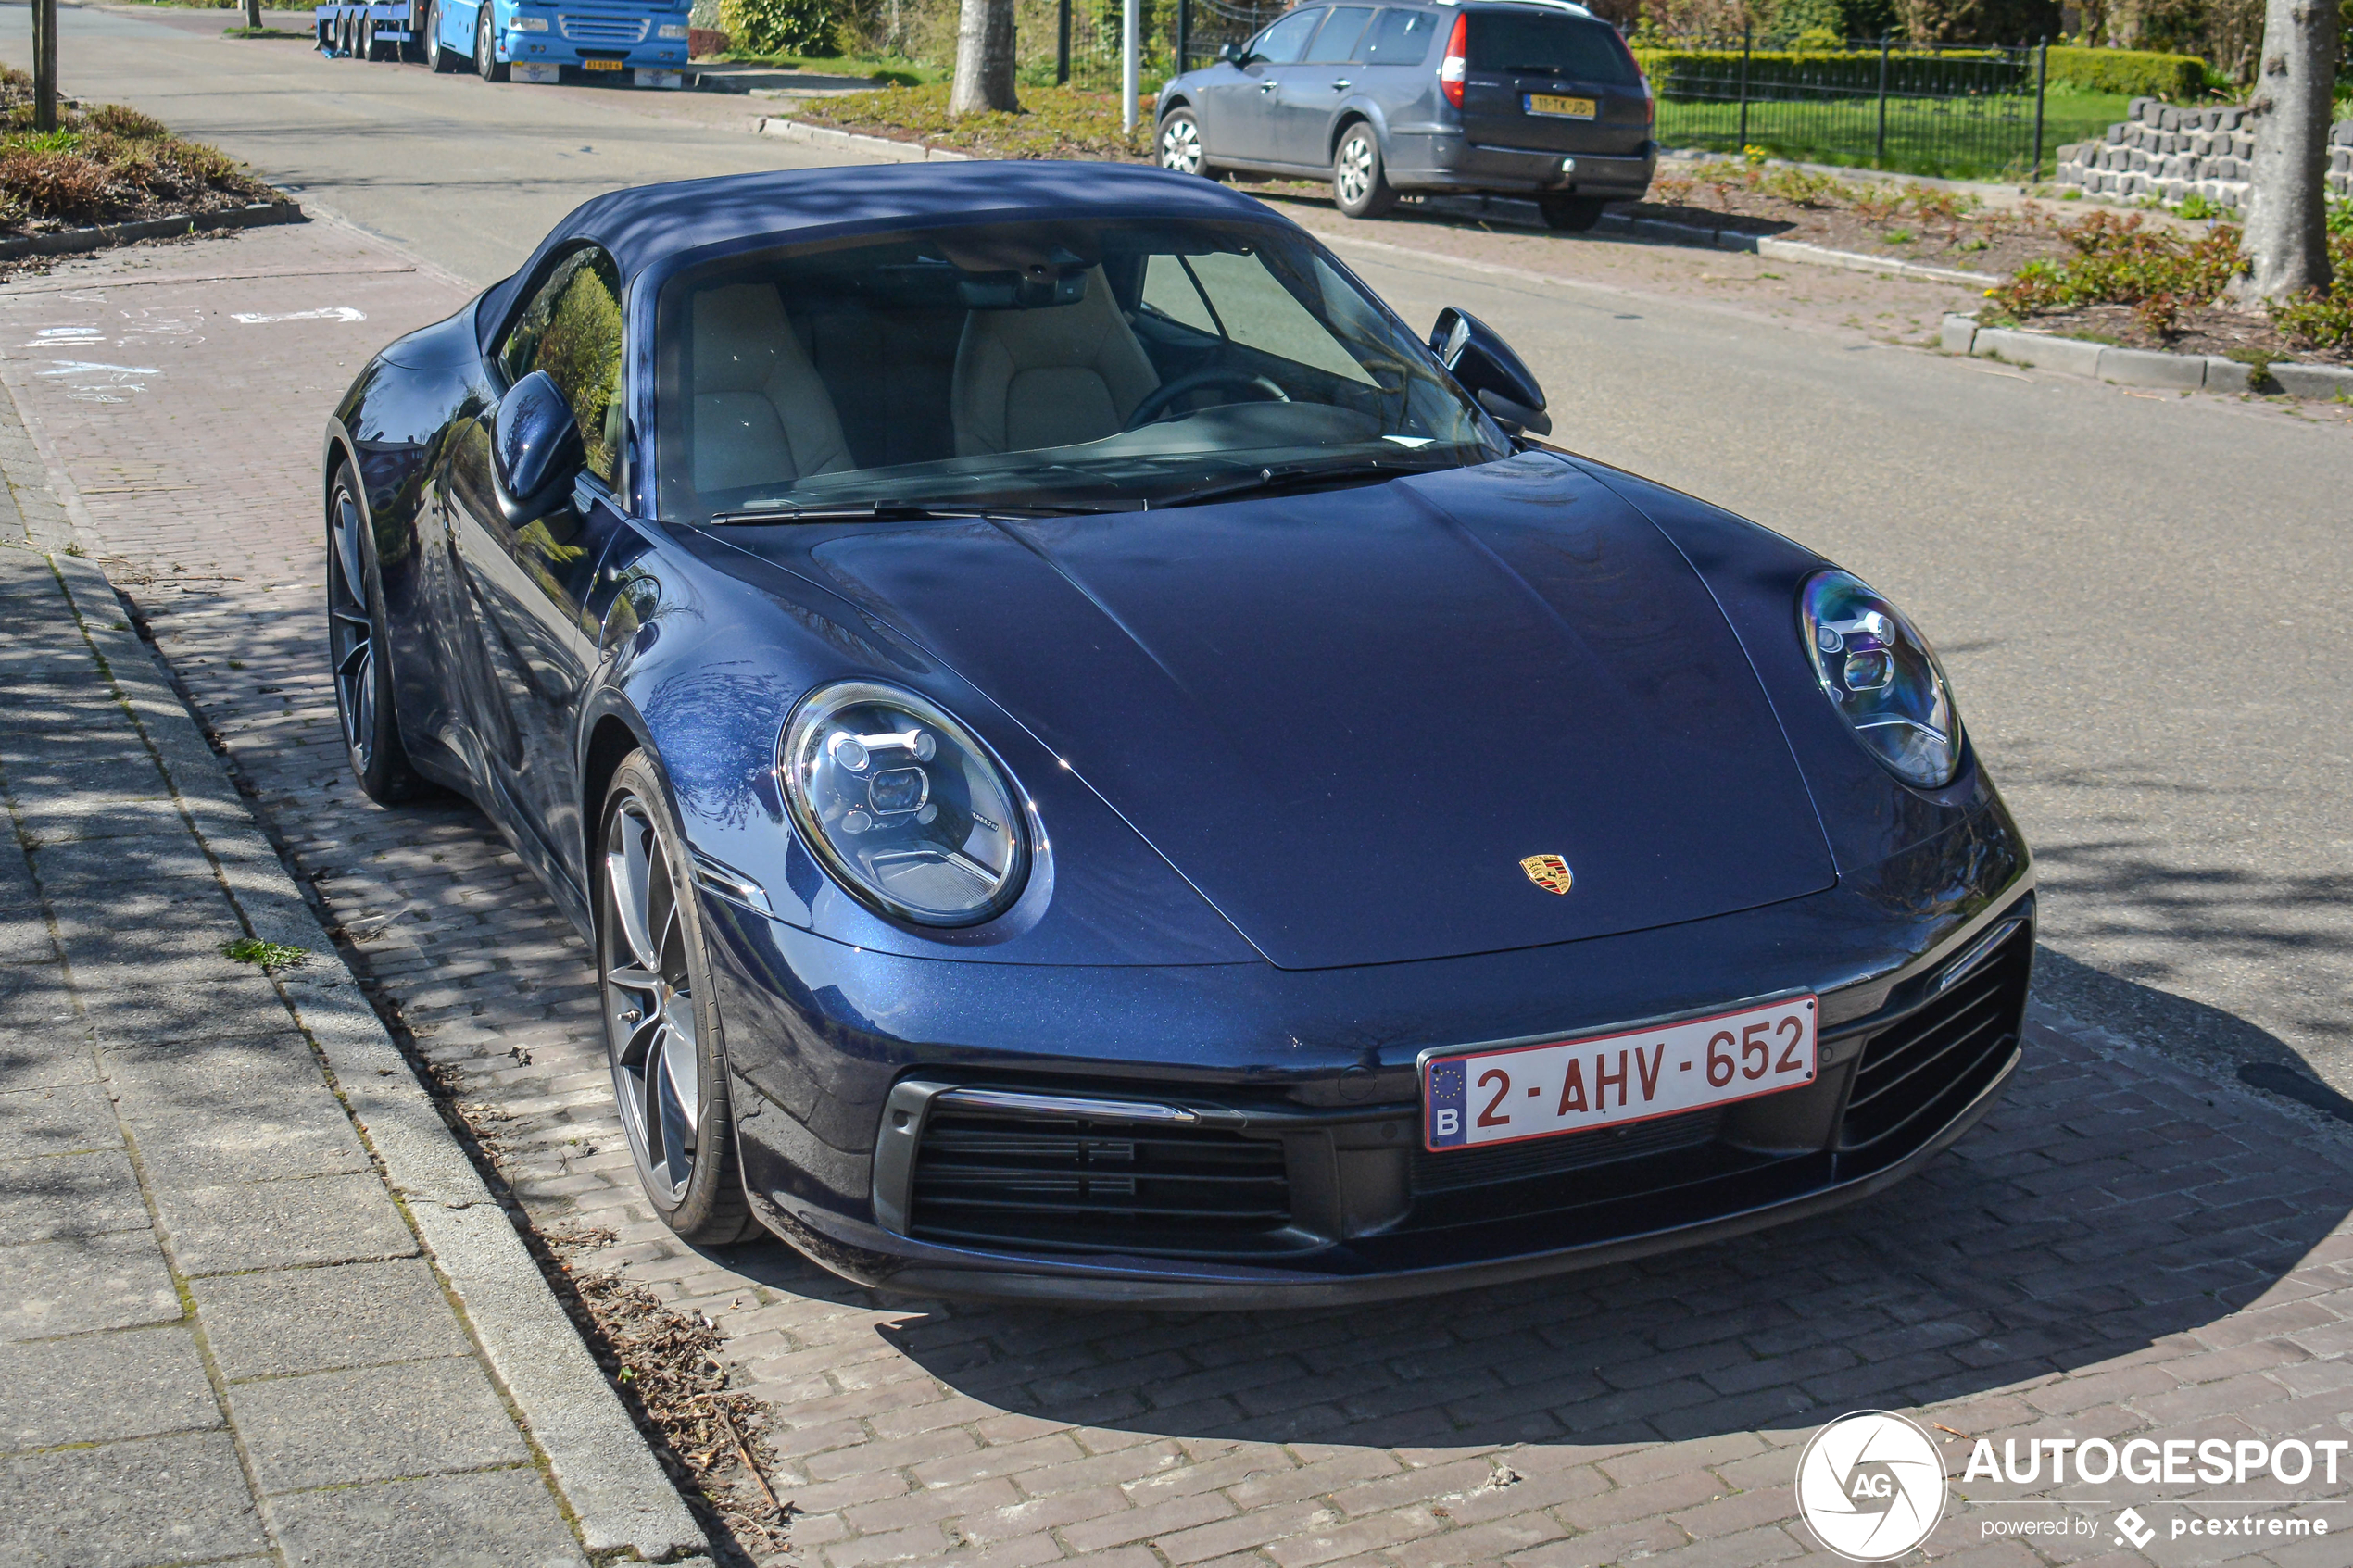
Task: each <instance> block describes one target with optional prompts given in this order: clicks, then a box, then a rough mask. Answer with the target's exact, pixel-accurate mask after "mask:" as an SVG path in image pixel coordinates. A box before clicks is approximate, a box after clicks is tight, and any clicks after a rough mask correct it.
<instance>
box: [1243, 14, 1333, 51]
mask: <svg viewBox="0 0 2353 1568" xmlns="http://www.w3.org/2000/svg"><path fill="white" fill-rule="evenodd" d="M1323 19H1324V8H1323V7H1322V6H1316V7H1315V8H1314V9H1313V10H1307V11H1293V12H1292V13H1291V14H1290V16H1287V17H1285V18H1284V19H1282V20H1281V21H1278V22H1277V23H1276V24H1275V25H1274V26H1272V27H1270V28H1268V29H1267V30H1266V31H1264V32H1262V33H1260V34H1259V35H1258V42H1257V43H1255V44H1252V45H1251V46H1250V52H1251V54H1252V56H1255V57H1257V58H1259V59H1262V60H1265V62H1266V63H1267V64H1268V65H1276V66H1288V65H1296V64H1298V63H1299V56H1300V53H1301V51H1302V50H1304V49H1305V48H1306V47H1307V39H1308V35H1309V34H1311V33H1313V32H1314V31H1315V24H1316V23H1317V22H1320V21H1322V20H1323Z"/></svg>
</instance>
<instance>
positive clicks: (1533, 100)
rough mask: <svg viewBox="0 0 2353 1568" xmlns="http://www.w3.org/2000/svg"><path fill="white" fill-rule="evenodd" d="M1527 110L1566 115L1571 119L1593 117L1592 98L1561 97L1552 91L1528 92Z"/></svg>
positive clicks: (1530, 112)
mask: <svg viewBox="0 0 2353 1568" xmlns="http://www.w3.org/2000/svg"><path fill="white" fill-rule="evenodd" d="M1528 112H1529V114H1561V115H1567V117H1568V118H1569V119H1592V118H1593V100H1592V99H1591V98H1563V97H1560V96H1558V95H1557V94H1552V93H1530V94H1529V95H1528Z"/></svg>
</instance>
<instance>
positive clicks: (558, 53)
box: [499, 28, 686, 77]
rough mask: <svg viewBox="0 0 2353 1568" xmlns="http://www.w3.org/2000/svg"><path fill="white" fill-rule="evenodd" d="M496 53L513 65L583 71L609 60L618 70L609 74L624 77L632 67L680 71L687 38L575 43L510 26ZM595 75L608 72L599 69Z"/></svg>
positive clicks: (553, 33)
mask: <svg viewBox="0 0 2353 1568" xmlns="http://www.w3.org/2000/svg"><path fill="white" fill-rule="evenodd" d="M499 39H500V49H499V56H500V58H502V59H505V60H507V61H508V62H510V64H514V65H526V66H554V67H557V68H558V69H573V70H577V71H581V72H583V73H586V72H587V71H588V68H589V62H590V61H592V60H600V61H610V62H611V63H613V64H614V65H617V66H619V67H620V68H621V69H620V70H619V71H618V72H614V73H612V74H615V75H619V76H623V77H626V76H627V74H628V73H629V72H630V71H631V70H633V69H645V70H683V69H686V40H685V39H683V38H681V39H676V40H668V39H661V40H656V39H648V40H647V41H646V42H644V43H642V44H630V45H621V44H610V45H601V46H600V45H598V44H581V43H574V42H573V41H572V40H570V39H568V38H565V37H563V36H562V35H561V34H560V33H559V32H557V31H555V30H554V29H552V28H551V29H549V30H548V31H546V32H522V31H516V30H513V29H510V30H509V31H506V32H504V33H501V34H500V35H499ZM596 74H598V75H603V74H607V73H605V72H603V71H598V72H597V73H596Z"/></svg>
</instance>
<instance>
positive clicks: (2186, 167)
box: [2054, 98, 2353, 212]
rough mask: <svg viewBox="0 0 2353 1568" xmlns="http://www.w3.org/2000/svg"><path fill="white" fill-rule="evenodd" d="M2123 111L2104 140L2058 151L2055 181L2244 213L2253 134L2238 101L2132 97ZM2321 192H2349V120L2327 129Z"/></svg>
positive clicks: (2333, 195)
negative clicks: (2205, 103)
mask: <svg viewBox="0 0 2353 1568" xmlns="http://www.w3.org/2000/svg"><path fill="white" fill-rule="evenodd" d="M2128 112H2129V113H2130V114H2131V115H2132V118H2131V119H2127V120H2125V121H2124V122H2123V123H2122V124H2120V125H2111V126H2109V127H2108V136H2107V138H2106V139H2105V140H2102V141H2098V142H2079V143H2075V144H2070V145H2068V146H2063V147H2061V148H2060V149H2059V150H2058V169H2057V173H2056V174H2055V175H2054V178H2055V179H2056V180H2057V182H2058V183H2060V184H2062V185H2076V186H2080V187H2082V189H2083V190H2084V191H2086V192H2087V193H2090V194H2095V195H2105V196H2115V197H2118V198H2119V199H2120V200H2125V201H2133V200H2138V199H2141V198H2144V197H2148V196H2156V197H2158V198H2159V199H2160V200H2163V201H2167V202H2179V201H2183V200H2186V199H2187V198H2188V197H2189V196H2191V195H2192V194H2196V195H2201V196H2204V197H2205V198H2206V199H2207V200H2208V201H2209V202H2211V203H2213V204H2214V205H2215V206H2216V207H2235V208H2237V209H2238V210H2239V211H2241V212H2244V211H2246V206H2247V198H2248V197H2249V196H2250V195H2251V194H2253V186H2252V185H2251V184H2250V183H2249V182H2250V181H2251V180H2252V179H2253V178H2254V174H2255V132H2253V131H2252V130H2250V129H2249V128H2248V125H2247V111H2246V107H2244V106H2243V105H2233V106H2230V107H2222V108H2182V107H2176V106H2174V105H2171V104H2168V103H2163V102H2160V101H2159V100H2158V99H2156V98H2135V99H2133V102H2132V104H2131V106H2130V107H2129V111H2128ZM2328 194H2329V197H2330V199H2331V200H2334V201H2342V200H2345V199H2347V198H2348V197H2353V119H2348V120H2339V121H2338V122H2337V123H2336V124H2335V125H2334V127H2332V128H2331V129H2330V132H2329V173H2328Z"/></svg>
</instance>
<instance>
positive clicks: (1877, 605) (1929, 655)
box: [1797, 571, 1961, 789]
mask: <svg viewBox="0 0 2353 1568" xmlns="http://www.w3.org/2000/svg"><path fill="white" fill-rule="evenodd" d="M1797 621H1798V631H1799V634H1800V635H1802V636H1803V637H1804V638H1805V639H1806V654H1807V656H1808V657H1809V658H1811V659H1813V661H1814V675H1815V678H1816V679H1817V680H1818V681H1820V682H1821V683H1822V691H1823V693H1824V695H1826V696H1829V698H1830V699H1831V704H1832V706H1834V707H1835V708H1837V709H1838V710H1839V712H1840V713H1842V714H1843V715H1844V716H1845V718H1846V721H1847V722H1848V723H1849V724H1852V725H1853V726H1854V727H1855V737H1856V739H1857V740H1859V741H1861V742H1862V743H1863V747H1864V749H1865V750H1867V751H1869V753H1870V754H1871V755H1872V756H1874V757H1876V758H1878V759H1880V761H1881V763H1882V764H1883V765H1884V766H1885V767H1886V769H1887V771H1889V772H1891V773H1894V775H1895V776H1896V777H1897V778H1899V779H1902V780H1903V781H1904V782H1905V783H1906V784H1918V785H1919V786H1920V787H1921V788H1923V789H1934V788H1937V787H1938V786H1940V785H1943V784H1950V783H1952V781H1953V774H1954V772H1955V771H1957V769H1958V768H1959V767H1960V765H1961V723H1960V720H1959V718H1958V717H1957V716H1956V715H1955V713H1954V712H1953V698H1952V694H1951V693H1950V692H1948V691H1947V690H1946V689H1945V686H1944V671H1942V670H1940V669H1938V668H1937V665H1936V655H1935V654H1934V653H1933V652H1932V651H1931V649H1930V648H1929V646H1928V639H1927V638H1925V637H1923V636H1921V635H1920V634H1919V632H1918V631H1917V630H1915V629H1914V628H1913V626H1912V623H1911V622H1910V621H1906V620H1905V619H1904V617H1903V616H1902V615H1901V614H1899V613H1898V612H1897V610H1896V608H1895V607H1894V605H1892V604H1890V603H1888V602H1887V601H1886V600H1885V599H1883V598H1881V597H1880V596H1879V595H1877V594H1875V593H1873V592H1871V590H1870V589H1869V588H1868V587H1866V586H1865V585H1864V584H1863V583H1859V582H1857V581H1856V579H1855V578H1853V577H1851V576H1849V575H1848V574H1847V573H1845V572H1843V571H1824V572H1818V573H1817V574H1816V575H1814V576H1813V577H1811V578H1809V579H1807V580H1806V587H1805V590H1804V592H1802V593H1801V594H1800V595H1799V596H1798V615H1797Z"/></svg>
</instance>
